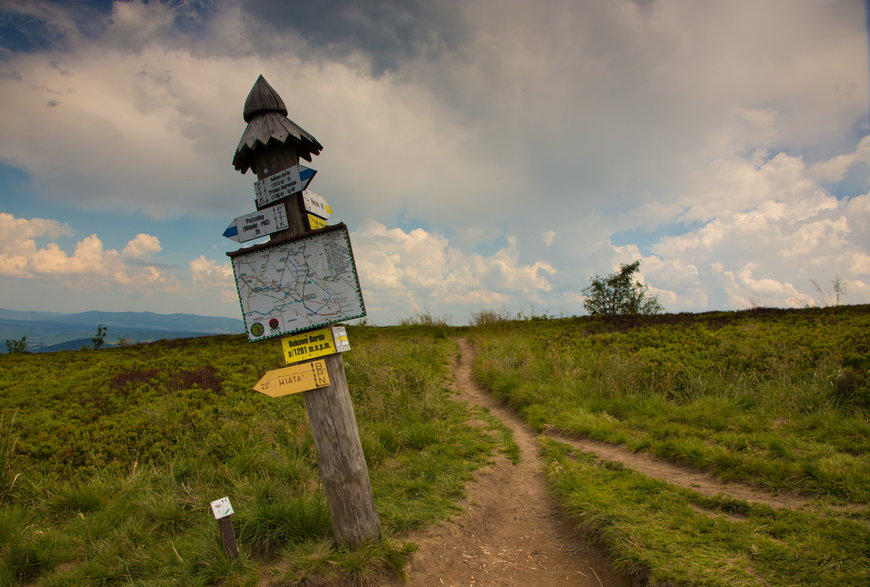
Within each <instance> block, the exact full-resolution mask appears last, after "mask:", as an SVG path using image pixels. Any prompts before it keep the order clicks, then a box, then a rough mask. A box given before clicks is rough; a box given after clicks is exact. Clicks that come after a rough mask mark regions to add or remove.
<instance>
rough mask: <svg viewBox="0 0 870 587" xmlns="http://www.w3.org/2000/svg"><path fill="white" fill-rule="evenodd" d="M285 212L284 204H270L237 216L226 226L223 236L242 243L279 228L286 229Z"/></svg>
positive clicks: (276, 230)
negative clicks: (267, 206) (256, 210)
mask: <svg viewBox="0 0 870 587" xmlns="http://www.w3.org/2000/svg"><path fill="white" fill-rule="evenodd" d="M287 226H288V225H287V212H286V211H285V210H284V206H272V207H271V208H264V209H263V210H260V211H258V212H251V213H250V214H245V215H244V216H239V217H238V218H236V219H235V220H233V221H232V222H230V225H229V226H227V229H226V230H225V231H224V236H225V237H227V238H230V239H233V240H234V241H236V242H237V243H244V242H247V241H249V240H254V239H255V238H260V237H261V236H266V235H267V234H272V233H273V232H278V231H279V230H287Z"/></svg>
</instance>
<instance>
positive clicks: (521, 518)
mask: <svg viewBox="0 0 870 587" xmlns="http://www.w3.org/2000/svg"><path fill="white" fill-rule="evenodd" d="M457 342H458V344H459V349H460V357H459V360H458V362H457V364H456V366H455V381H454V384H453V387H454V389H455V391H456V392H457V394H458V398H459V399H460V400H462V401H466V402H468V403H469V404H472V405H479V406H485V407H487V408H489V410H490V411H491V413H492V414H494V415H495V416H496V417H497V418H499V419H500V420H501V421H502V422H504V423H505V424H506V425H507V426H508V427H509V428H510V429H511V430H512V431H513V434H514V440H515V441H516V443H517V444H518V445H519V447H520V452H521V457H520V462H519V464H517V465H513V464H512V463H511V462H510V461H508V460H507V459H505V458H503V457H499V458H497V459H496V460H495V462H494V463H493V464H492V465H490V466H488V467H487V468H485V469H483V470H482V471H480V472H478V474H477V476H476V478H475V480H474V481H473V482H472V483H470V484H469V487H468V496H467V498H466V499H465V501H464V502H463V504H462V507H463V509H464V510H465V513H463V514H461V515H460V516H458V517H456V518H454V519H453V520H452V521H450V522H448V523H446V524H442V525H440V526H438V527H435V528H430V529H429V530H427V531H426V532H424V533H422V534H421V535H419V536H415V537H414V538H413V540H414V542H416V543H417V544H418V545H419V550H418V551H417V552H416V553H415V554H414V555H413V556H412V558H411V562H410V566H409V568H408V580H407V583H405V584H406V585H427V586H428V585H436V586H437V585H455V586H457V587H458V586H465V585H481V586H487V585H523V586H525V585H538V586H541V587H544V586H550V585H581V586H583V585H594V586H595V587H601V586H604V585H608V586H609V585H628V584H629V582H628V581H626V580H625V579H623V578H622V577H621V576H619V575H617V574H616V573H614V572H613V571H612V570H611V569H610V567H609V565H608V563H607V560H606V558H605V556H604V553H603V552H602V551H601V550H600V549H599V548H598V547H596V546H594V545H592V544H590V543H589V541H588V540H585V539H584V538H583V536H582V535H581V534H580V532H579V531H578V530H577V529H576V528H574V527H573V526H572V524H571V523H570V522H569V521H568V520H567V518H566V516H565V515H564V514H563V513H561V512H560V511H559V509H558V507H557V505H556V501H555V498H554V497H553V495H552V494H551V493H550V492H549V489H548V487H547V485H546V482H545V481H544V478H543V463H542V461H541V459H540V457H539V456H538V446H537V441H536V437H537V436H536V434H535V433H533V432H532V431H531V430H529V428H528V427H526V425H525V424H524V423H523V422H522V421H521V420H520V419H519V418H518V417H517V416H516V415H515V414H513V413H512V412H511V411H510V410H508V409H506V408H505V407H503V406H502V405H501V404H500V403H499V402H497V401H496V400H494V399H493V398H492V397H490V396H489V394H487V393H485V392H484V391H483V390H482V389H480V387H478V386H477V385H476V384H475V383H474V381H473V379H472V377H471V362H472V358H473V351H472V348H471V345H470V344H469V343H468V341H466V340H464V339H458V341H457Z"/></svg>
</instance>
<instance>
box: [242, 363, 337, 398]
mask: <svg viewBox="0 0 870 587" xmlns="http://www.w3.org/2000/svg"><path fill="white" fill-rule="evenodd" d="M328 385H329V373H327V372H326V361H324V360H323V359H320V360H319V361H311V362H310V363H300V364H298V365H293V366H292V367H284V368H283V369H274V370H272V371H269V372H267V373H266V374H265V375H263V377H262V378H260V380H259V381H258V382H257V384H256V385H255V386H254V391H259V392H260V393H265V394H266V395H268V396H269V397H281V396H282V395H290V394H291V393H300V392H303V391H308V390H310V389H317V388H318V387H326V386H328Z"/></svg>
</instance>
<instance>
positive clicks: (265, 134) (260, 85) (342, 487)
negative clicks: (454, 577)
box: [233, 76, 380, 547]
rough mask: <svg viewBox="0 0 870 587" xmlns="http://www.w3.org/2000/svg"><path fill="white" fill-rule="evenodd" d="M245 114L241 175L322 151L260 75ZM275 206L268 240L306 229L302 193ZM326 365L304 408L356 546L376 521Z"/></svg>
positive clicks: (357, 447)
mask: <svg viewBox="0 0 870 587" xmlns="http://www.w3.org/2000/svg"><path fill="white" fill-rule="evenodd" d="M244 118H245V122H247V123H248V127H247V129H245V134H244V135H242V140H241V141H240V142H239V146H238V148H237V150H236V155H235V157H234V158H233V165H234V166H235V168H236V169H237V170H239V171H240V172H242V173H245V171H247V170H248V169H252V170H254V172H255V173H256V174H257V179H263V178H265V177H268V176H270V175H272V174H275V173H277V172H279V171H283V170H284V169H287V168H289V167H292V166H293V165H296V164H298V163H299V159H300V158H304V159H306V160H308V161H310V160H311V155H312V154H314V155H317V154H319V153H320V151H321V149H323V147H322V145H321V144H320V143H319V142H317V139H315V138H314V137H313V136H311V135H310V134H309V133H308V132H306V131H305V130H304V129H302V128H301V127H299V126H298V125H296V123H294V122H293V121H292V120H290V119H288V118H287V108H286V106H285V105H284V101H283V100H282V99H281V97H280V96H278V94H277V92H275V90H274V89H272V87H271V86H270V85H269V84H268V83H267V82H266V80H265V79H263V76H260V77H259V78H258V79H257V82H256V83H255V84H254V87H253V88H252V89H251V93H250V94H249V95H248V98H247V100H246V101H245V109H244ZM277 205H279V206H285V207H286V208H285V209H286V210H287V221H288V225H289V228H288V229H287V230H283V231H280V232H276V233H274V234H273V235H272V236H271V240H279V239H283V238H286V237H292V236H297V235H301V234H303V233H305V232H307V231H308V230H309V229H310V227H309V225H308V215H307V213H306V211H305V207H304V204H303V202H302V198H301V197H299V196H293V197H290V198H287V199H285V200H284V202H283V203H280V204H277ZM326 366H327V371H328V373H329V380H330V382H331V385H329V386H328V387H322V388H319V389H314V390H311V391H306V392H305V393H304V394H303V395H304V397H305V408H306V411H307V412H308V421H309V425H310V426H311V434H312V436H313V437H314V446H315V448H316V449H317V455H318V462H319V468H320V477H321V479H322V480H323V488H324V491H325V493H326V501H327V504H328V505H329V512H330V514H331V515H332V526H333V529H334V531H335V534H336V538H337V539H338V541H339V542H341V543H343V544H348V545H350V546H354V547H356V546H360V545H362V544H363V543H365V542H368V541H371V540H374V539H376V538H377V537H378V535H379V533H380V520H379V518H378V513H377V510H376V509H375V501H374V495H373V493H372V486H371V480H370V479H369V471H368V467H367V465H366V461H365V455H364V454H363V450H362V443H361V442H360V438H359V430H358V428H357V424H356V418H355V417H354V413H353V404H352V403H351V398H350V390H349V389H348V386H347V378H346V377H345V373H344V361H343V360H342V358H341V354H335V355H330V356H327V357H326Z"/></svg>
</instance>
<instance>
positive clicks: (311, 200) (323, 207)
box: [302, 190, 332, 220]
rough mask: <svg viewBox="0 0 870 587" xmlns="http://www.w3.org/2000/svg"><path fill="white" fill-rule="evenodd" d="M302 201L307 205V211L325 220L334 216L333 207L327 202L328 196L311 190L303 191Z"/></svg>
mask: <svg viewBox="0 0 870 587" xmlns="http://www.w3.org/2000/svg"><path fill="white" fill-rule="evenodd" d="M302 203H303V204H304V205H305V210H306V212H310V213H311V214H314V215H315V216H319V217H320V218H323V219H324V220H329V217H330V216H332V208H330V207H329V204H327V203H326V198H324V197H323V196H321V195H320V194H316V193H314V192H312V191H311V190H305V191H304V192H302Z"/></svg>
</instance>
